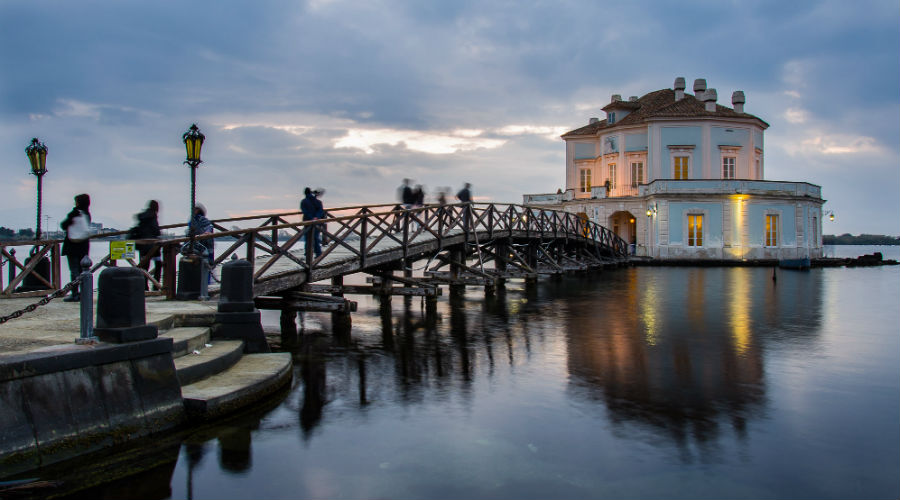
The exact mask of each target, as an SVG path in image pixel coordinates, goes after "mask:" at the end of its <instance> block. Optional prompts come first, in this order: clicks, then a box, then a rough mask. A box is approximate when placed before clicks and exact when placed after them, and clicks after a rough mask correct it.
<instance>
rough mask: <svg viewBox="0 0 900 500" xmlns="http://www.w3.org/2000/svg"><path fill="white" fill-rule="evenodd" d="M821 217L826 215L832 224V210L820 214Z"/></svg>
mask: <svg viewBox="0 0 900 500" xmlns="http://www.w3.org/2000/svg"><path fill="white" fill-rule="evenodd" d="M822 215H827V216H828V220H830V221H832V222H834V211H833V210H825V211H824V212H822Z"/></svg>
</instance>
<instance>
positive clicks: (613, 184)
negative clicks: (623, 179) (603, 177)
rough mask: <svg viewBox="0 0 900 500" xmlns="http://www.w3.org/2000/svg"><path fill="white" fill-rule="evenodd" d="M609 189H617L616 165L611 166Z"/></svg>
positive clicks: (611, 164)
mask: <svg viewBox="0 0 900 500" xmlns="http://www.w3.org/2000/svg"><path fill="white" fill-rule="evenodd" d="M609 188H610V189H615V188H616V164H615V163H610V164H609Z"/></svg>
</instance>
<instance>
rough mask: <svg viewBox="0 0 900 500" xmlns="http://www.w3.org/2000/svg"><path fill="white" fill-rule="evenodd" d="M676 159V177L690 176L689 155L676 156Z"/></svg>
mask: <svg viewBox="0 0 900 500" xmlns="http://www.w3.org/2000/svg"><path fill="white" fill-rule="evenodd" d="M674 160H675V178H676V179H687V178H688V157H687V156H676V157H675V158H674Z"/></svg>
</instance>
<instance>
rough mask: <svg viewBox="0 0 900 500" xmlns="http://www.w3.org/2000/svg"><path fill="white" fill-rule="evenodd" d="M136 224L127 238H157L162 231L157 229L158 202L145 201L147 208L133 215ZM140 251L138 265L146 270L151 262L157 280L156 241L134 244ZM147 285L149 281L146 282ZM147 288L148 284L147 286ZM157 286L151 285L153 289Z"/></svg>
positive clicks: (159, 268) (159, 255)
mask: <svg viewBox="0 0 900 500" xmlns="http://www.w3.org/2000/svg"><path fill="white" fill-rule="evenodd" d="M135 217H136V218H137V225H136V226H135V227H134V228H133V229H134V235H133V236H132V235H131V234H129V238H132V239H136V240H155V239H157V238H159V235H160V234H162V232H161V231H160V229H159V202H158V201H156V200H150V201H149V202H147V208H146V209H145V210H144V211H143V212H141V213H139V214H137V215H136V216H135ZM136 247H137V250H138V252H139V253H140V261H139V262H138V267H140V268H141V269H143V270H144V271H147V270H149V269H150V263H151V262H153V273H152V275H153V279H154V280H156V281H157V282H158V281H159V278H160V275H161V274H162V252H161V251H160V248H159V246H158V245H157V244H156V243H152V242H144V243H139V244H137V245H136ZM147 284H148V285H149V282H148V283H147ZM147 288H148V289H149V286H147ZM156 288H157V287H156V285H153V289H154V290H155V289H156Z"/></svg>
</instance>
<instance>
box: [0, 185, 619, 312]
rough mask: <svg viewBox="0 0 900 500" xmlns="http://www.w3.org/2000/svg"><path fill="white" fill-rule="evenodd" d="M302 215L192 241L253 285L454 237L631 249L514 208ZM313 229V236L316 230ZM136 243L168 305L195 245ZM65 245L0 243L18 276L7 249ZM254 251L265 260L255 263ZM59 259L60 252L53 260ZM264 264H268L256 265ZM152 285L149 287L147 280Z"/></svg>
mask: <svg viewBox="0 0 900 500" xmlns="http://www.w3.org/2000/svg"><path fill="white" fill-rule="evenodd" d="M379 209H381V210H379ZM301 215H302V212H300V211H289V212H277V213H270V214H262V215H252V216H241V217H230V218H225V219H216V220H213V221H212V224H213V228H214V232H213V233H211V234H201V235H195V237H194V239H195V240H196V241H198V242H200V243H201V244H202V243H203V242H204V241H208V240H220V241H221V240H230V244H229V246H228V248H227V249H225V251H224V252H222V253H220V254H219V255H216V256H215V260H214V261H213V265H218V264H219V263H222V262H223V261H225V260H226V259H228V258H230V257H231V256H232V255H235V254H237V253H238V252H240V251H241V248H243V249H244V251H245V255H246V258H247V259H248V260H250V261H251V262H253V264H254V270H253V276H254V280H255V282H260V280H265V279H269V278H271V276H268V275H266V273H267V272H268V271H269V270H271V269H272V268H273V267H274V266H275V265H276V263H277V262H278V261H280V260H281V259H287V260H290V261H291V262H292V264H293V265H295V266H292V268H293V269H294V270H295V271H296V270H300V271H301V272H305V273H307V278H308V277H309V276H310V275H311V274H312V273H313V272H314V270H315V269H317V268H319V267H321V264H322V262H323V260H324V259H325V258H326V257H328V256H329V255H331V254H332V253H333V252H334V251H336V250H337V249H338V248H343V249H345V250H347V251H348V252H349V254H350V256H351V257H354V258H356V259H358V261H359V262H358V264H359V268H360V269H362V268H365V267H366V266H367V265H368V262H370V261H371V260H372V257H373V256H374V253H377V252H376V249H377V248H379V247H380V248H382V249H384V248H386V247H385V244H388V243H389V244H390V245H389V247H390V248H395V247H396V248H400V249H401V250H402V257H403V258H404V259H405V258H406V256H407V252H408V247H409V246H410V245H415V244H418V243H423V242H425V241H435V242H437V244H438V247H439V248H443V247H444V241H445V240H447V239H448V238H452V237H455V236H461V237H463V238H464V240H465V241H467V242H472V241H475V242H478V241H479V239H484V238H488V239H493V238H496V237H497V236H498V235H499V236H500V237H509V236H513V235H514V234H520V235H524V236H525V237H527V238H539V239H545V238H548V237H553V238H560V237H565V238H576V239H581V240H583V241H585V242H587V243H589V244H590V245H591V246H592V249H593V252H594V253H596V254H598V255H599V253H600V251H601V250H602V251H604V252H606V253H608V254H611V255H612V257H614V258H623V259H625V258H627V248H628V246H627V244H626V243H625V242H624V240H622V239H621V238H619V237H618V236H616V235H615V234H613V233H612V232H611V231H610V230H609V229H607V228H605V227H603V226H600V225H599V224H596V223H594V222H592V221H590V220H584V219H582V218H579V217H578V216H577V215H576V214H573V213H570V212H564V211H558V210H548V209H545V208H540V207H534V206H526V205H521V204H515V203H453V204H446V205H425V206H422V207H415V208H409V209H404V208H401V207H400V206H399V205H397V204H393V203H390V204H378V205H358V206H349V207H336V208H331V209H328V210H326V212H325V219H323V220H315V221H302V220H301V221H297V222H291V221H290V220H289V219H291V218H294V217H299V216H301ZM250 220H256V221H259V224H258V225H257V226H255V227H249V228H241V229H226V227H225V226H226V225H229V223H234V222H239V221H250ZM187 225H188V224H187V223H180V224H169V225H165V226H161V229H177V228H181V227H187ZM313 227H315V229H312V228H313ZM313 230H316V231H321V232H322V235H323V236H324V237H325V238H327V240H326V241H324V242H323V245H322V253H321V255H319V256H313V254H312V250H311V249H308V250H306V249H305V250H304V251H303V252H301V251H299V250H297V251H296V253H294V252H295V251H294V247H295V246H297V245H298V243H300V242H301V241H304V240H306V235H307V234H308V233H309V232H310V231H313ZM126 233H127V231H119V232H115V233H106V234H102V235H93V236H92V237H91V239H93V240H97V239H101V238H107V237H115V236H121V235H124V234H126ZM285 233H286V235H287V236H288V238H287V240H282V239H281V238H280V236H281V235H282V234H285ZM137 241H138V242H139V243H147V244H152V245H155V246H158V247H159V248H161V249H162V253H163V272H164V275H163V279H162V283H158V282H156V281H155V280H153V283H154V285H156V286H160V288H162V293H164V294H165V295H166V296H167V297H170V298H174V294H175V260H176V259H177V255H178V251H179V249H180V248H181V246H182V245H183V244H184V243H187V242H188V241H190V238H189V237H188V236H183V237H175V238H161V239H155V240H137ZM354 241H358V242H357V243H354ZM61 242H62V240H42V241H40V242H0V249H2V250H3V257H4V259H7V260H10V266H14V265H15V266H16V267H15V268H16V269H19V270H20V271H24V270H25V269H24V268H25V266H23V265H22V264H21V263H19V262H18V261H17V259H15V258H14V257H13V258H9V257H10V254H9V253H8V252H6V250H5V247H7V246H12V245H16V246H19V245H22V244H23V243H24V244H26V245H27V244H39V245H42V246H43V247H44V250H42V253H44V254H46V253H47V251H48V250H47V248H52V247H55V248H58V245H59V244H60V243H61ZM212 246H214V245H212ZM297 248H299V246H297ZM154 249H155V248H154ZM257 250H259V251H261V252H262V254H261V255H258V254H257ZM57 254H58V252H57V253H55V254H54V255H57ZM259 257H262V258H263V260H259V261H258V258H259ZM127 263H128V264H130V265H133V266H137V265H138V264H136V263H135V262H134V261H133V260H128V261H127ZM102 265H110V264H109V255H107V256H106V257H105V258H103V259H100V261H99V262H98V264H97V265H95V267H94V270H96V269H97V268H99V267H100V266H102ZM113 265H115V264H113ZM32 268H33V266H32ZM54 268H55V269H56V270H57V271H56V274H58V263H57V264H54ZM30 270H31V269H29V271H30ZM145 274H146V271H145ZM44 278H45V279H44V282H45V283H50V280H49V279H46V278H48V277H44ZM52 278H53V279H52V284H53V285H55V287H57V288H58V286H59V285H58V283H59V277H58V276H52ZM148 278H149V279H152V277H150V276H149V275H148ZM18 281H19V280H17V283H18ZM11 294H12V287H9V286H7V288H6V289H2V273H0V295H3V296H10V295H11Z"/></svg>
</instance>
